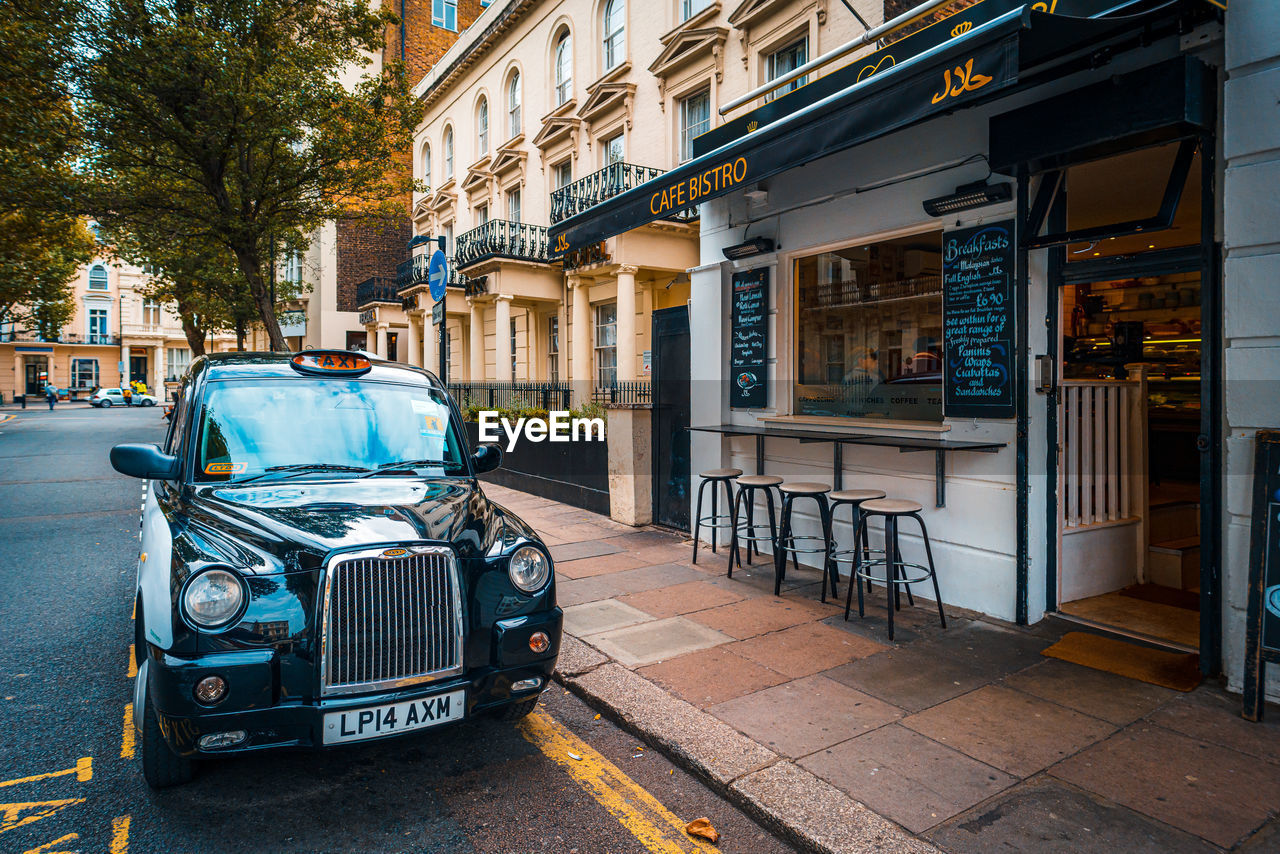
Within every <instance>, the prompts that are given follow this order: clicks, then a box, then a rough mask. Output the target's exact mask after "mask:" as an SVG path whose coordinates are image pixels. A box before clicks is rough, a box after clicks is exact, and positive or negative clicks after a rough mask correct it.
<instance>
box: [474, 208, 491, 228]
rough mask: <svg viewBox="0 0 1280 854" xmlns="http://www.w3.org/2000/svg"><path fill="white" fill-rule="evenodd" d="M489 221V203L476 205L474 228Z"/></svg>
mask: <svg viewBox="0 0 1280 854" xmlns="http://www.w3.org/2000/svg"><path fill="white" fill-rule="evenodd" d="M488 222H489V203H488V202H485V203H484V204H483V205H477V206H476V228H479V227H480V226H482V225H485V224H487V223H488Z"/></svg>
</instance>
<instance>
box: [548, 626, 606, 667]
mask: <svg viewBox="0 0 1280 854" xmlns="http://www.w3.org/2000/svg"><path fill="white" fill-rule="evenodd" d="M608 660H609V657H608V656H607V655H605V654H604V653H602V652H600V651H599V650H597V649H593V648H592V647H590V646H588V645H587V644H585V643H583V642H582V641H580V640H578V639H577V638H575V637H574V636H573V635H570V634H565V635H561V636H560V655H559V657H558V658H557V659H556V673H557V674H558V675H560V676H577V675H579V674H582V673H586V672H587V671H589V670H595V669H596V668H597V667H599V666H600V665H602V664H605V663H606V662H608Z"/></svg>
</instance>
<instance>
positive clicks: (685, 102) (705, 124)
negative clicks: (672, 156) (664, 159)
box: [680, 88, 711, 163]
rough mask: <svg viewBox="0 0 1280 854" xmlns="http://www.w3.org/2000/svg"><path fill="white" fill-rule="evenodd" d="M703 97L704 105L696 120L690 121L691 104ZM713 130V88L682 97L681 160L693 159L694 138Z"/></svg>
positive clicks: (682, 161)
mask: <svg viewBox="0 0 1280 854" xmlns="http://www.w3.org/2000/svg"><path fill="white" fill-rule="evenodd" d="M699 99H701V100H702V102H703V106H702V107H701V109H700V110H699V113H700V114H702V115H699V116H698V118H697V120H696V121H695V122H692V123H691V122H690V121H689V115H690V106H691V105H692V103H693V102H694V101H695V100H699ZM709 130H711V90H710V89H709V88H707V89H700V90H698V91H697V92H694V93H693V94H691V95H688V96H686V97H684V98H681V99H680V162H681V163H684V162H685V161H687V160H692V159H693V140H694V138H695V137H697V136H701V135H702V134H704V133H706V132H707V131H709Z"/></svg>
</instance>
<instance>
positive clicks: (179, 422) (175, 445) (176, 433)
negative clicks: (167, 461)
mask: <svg viewBox="0 0 1280 854" xmlns="http://www.w3.org/2000/svg"><path fill="white" fill-rule="evenodd" d="M188 397H189V396H188V394H187V387H186V386H183V387H182V388H181V389H179V391H178V400H177V402H175V403H174V406H173V417H172V418H170V419H169V435H168V436H166V437H165V440H164V452H165V453H166V454H170V455H173V454H177V453H178V452H179V451H180V450H181V449H182V435H183V433H185V432H186V429H187V413H188V412H189V411H190V410H191V401H190V400H189V399H188Z"/></svg>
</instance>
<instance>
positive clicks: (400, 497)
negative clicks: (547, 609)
mask: <svg viewBox="0 0 1280 854" xmlns="http://www.w3.org/2000/svg"><path fill="white" fill-rule="evenodd" d="M187 511H188V513H187V516H188V522H189V525H190V528H189V533H190V534H194V535H195V536H196V537H201V535H202V534H203V535H204V537H203V538H205V539H208V540H213V541H214V542H211V543H207V545H208V546H213V547H214V548H216V549H217V550H218V551H222V552H227V551H232V552H236V553H237V554H234V555H228V557H229V558H231V557H234V558H238V559H237V560H236V561H235V562H236V563H237V564H239V565H241V566H244V567H245V568H246V569H249V570H250V571H258V572H278V571H279V568H278V564H277V566H274V567H273V566H271V565H270V564H271V563H273V562H272V561H269V560H267V559H266V558H267V557H268V556H270V557H274V558H275V561H278V562H279V563H282V564H284V565H285V568H286V570H287V569H290V568H293V566H291V564H292V565H295V566H296V563H295V562H296V561H299V560H300V559H301V561H300V562H301V563H302V564H303V565H306V564H312V565H315V564H318V563H319V561H320V560H322V559H323V557H324V555H326V554H328V553H329V552H331V551H333V550H335V549H344V548H352V547H358V546H363V545H378V544H383V543H393V542H405V541H416V540H430V541H435V542H448V543H450V544H452V545H453V547H454V548H455V549H456V550H457V552H458V556H459V557H460V558H464V559H465V558H468V557H476V556H480V555H483V554H484V553H485V552H486V551H487V550H488V548H489V547H490V545H491V543H492V542H493V540H494V538H495V537H496V536H501V535H502V531H503V529H504V527H505V525H506V524H507V519H509V518H511V517H509V514H506V513H504V512H502V511H500V510H499V509H498V508H497V507H496V506H495V505H493V504H491V503H490V502H489V501H488V500H487V499H486V498H485V497H484V493H483V492H481V491H480V489H479V488H478V487H477V485H476V484H475V482H474V481H471V480H469V479H466V478H417V477H380V478H373V479H357V480H341V481H305V482H298V481H296V480H295V481H293V482H291V483H271V484H262V485H245V486H230V485H227V484H207V485H202V486H199V487H196V488H195V490H194V492H193V493H192V494H191V495H190V496H189V498H188V506H187ZM302 555H308V557H309V558H310V559H309V560H308V559H303V558H302ZM297 568H301V567H300V566H298V567H297Z"/></svg>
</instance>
